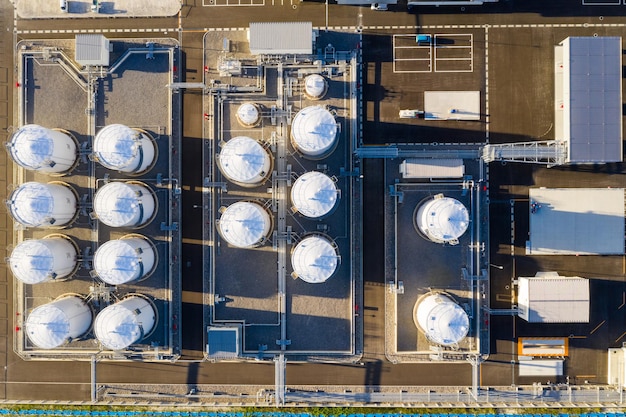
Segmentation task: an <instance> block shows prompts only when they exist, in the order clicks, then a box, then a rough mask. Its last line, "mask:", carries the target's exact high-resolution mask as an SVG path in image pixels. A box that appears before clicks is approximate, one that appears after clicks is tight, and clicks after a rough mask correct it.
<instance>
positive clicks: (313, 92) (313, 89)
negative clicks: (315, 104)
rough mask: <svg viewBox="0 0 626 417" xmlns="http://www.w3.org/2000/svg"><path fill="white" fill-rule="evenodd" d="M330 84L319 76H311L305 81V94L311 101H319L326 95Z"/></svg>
mask: <svg viewBox="0 0 626 417" xmlns="http://www.w3.org/2000/svg"><path fill="white" fill-rule="evenodd" d="M326 91H328V83H327V82H326V79H325V78H324V77H323V76H321V75H319V74H311V75H309V76H307V77H306V78H305V79H304V93H305V94H306V95H307V97H308V98H310V99H311V100H319V99H321V98H323V97H324V95H326Z"/></svg>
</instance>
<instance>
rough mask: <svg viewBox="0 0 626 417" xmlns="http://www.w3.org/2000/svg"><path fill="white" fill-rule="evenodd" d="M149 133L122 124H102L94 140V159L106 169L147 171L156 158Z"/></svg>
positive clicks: (127, 171) (129, 172) (128, 171)
mask: <svg viewBox="0 0 626 417" xmlns="http://www.w3.org/2000/svg"><path fill="white" fill-rule="evenodd" d="M156 149H157V148H156V145H155V143H154V139H153V138H152V136H150V135H149V134H148V132H146V131H144V130H141V129H133V128H130V127H128V126H125V125H121V124H111V125H108V126H105V127H103V128H102V129H101V130H100V131H99V132H98V134H97V135H96V137H95V139H94V142H93V155H94V158H95V159H96V160H97V161H98V162H100V164H102V165H103V166H104V167H105V168H108V169H112V170H116V171H120V172H124V173H127V174H140V173H144V172H146V171H148V170H149V169H150V168H151V167H152V166H153V165H154V162H155V159H156Z"/></svg>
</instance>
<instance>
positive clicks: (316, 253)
mask: <svg viewBox="0 0 626 417" xmlns="http://www.w3.org/2000/svg"><path fill="white" fill-rule="evenodd" d="M339 260H340V258H339V253H338V252H337V248H336V246H335V245H334V244H333V242H332V241H331V240H330V239H328V238H326V237H325V236H322V235H313V236H309V237H306V238H304V239H302V240H301V241H300V242H299V243H298V244H297V245H296V246H295V247H294V248H293V250H292V251H291V266H292V268H293V276H294V277H297V278H300V279H302V280H303V281H306V282H309V283H311V284H318V283H321V282H326V280H327V279H328V278H330V277H331V276H332V275H333V274H334V273H335V271H336V270H337V266H338V265H339Z"/></svg>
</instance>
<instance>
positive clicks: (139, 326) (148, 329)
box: [93, 295, 157, 350]
mask: <svg viewBox="0 0 626 417" xmlns="http://www.w3.org/2000/svg"><path fill="white" fill-rule="evenodd" d="M156 322H157V312H156V309H155V308H154V305H153V304H152V303H151V302H150V301H148V300H147V299H146V298H144V297H141V296H139V295H131V296H129V297H127V298H124V299H123V300H122V301H119V302H117V303H115V304H112V305H110V306H108V307H106V308H104V309H103V310H102V311H101V312H100V313H98V315H97V316H96V319H95V320H94V325H93V328H94V332H95V334H96V338H97V339H98V340H99V341H100V343H102V346H104V347H105V348H106V349H110V350H123V349H126V348H127V347H129V346H130V345H132V344H134V343H137V342H140V341H141V340H143V339H144V338H145V337H147V336H148V335H150V333H152V331H153V330H154V326H155V325H156Z"/></svg>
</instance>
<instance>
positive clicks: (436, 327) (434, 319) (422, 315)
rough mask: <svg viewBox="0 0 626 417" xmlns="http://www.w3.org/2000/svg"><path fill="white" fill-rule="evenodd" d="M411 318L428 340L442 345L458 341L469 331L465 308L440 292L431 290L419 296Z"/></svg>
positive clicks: (453, 343)
mask: <svg viewBox="0 0 626 417" xmlns="http://www.w3.org/2000/svg"><path fill="white" fill-rule="evenodd" d="M413 318H414V320H415V323H416V324H417V327H418V328H419V329H420V330H421V331H422V332H423V333H424V334H425V335H426V338H427V339H428V340H430V341H431V342H433V343H437V344H439V345H443V346H449V345H455V344H457V343H459V342H460V341H461V340H463V339H464V338H465V336H466V335H467V332H468V331H469V318H468V316H467V313H466V312H465V310H463V309H462V308H461V306H459V305H458V304H457V303H455V302H454V301H453V300H452V299H451V298H450V297H449V296H447V295H446V294H442V293H433V292H431V293H429V294H426V295H425V296H422V297H420V299H418V300H417V303H416V304H415V308H414V311H413Z"/></svg>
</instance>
